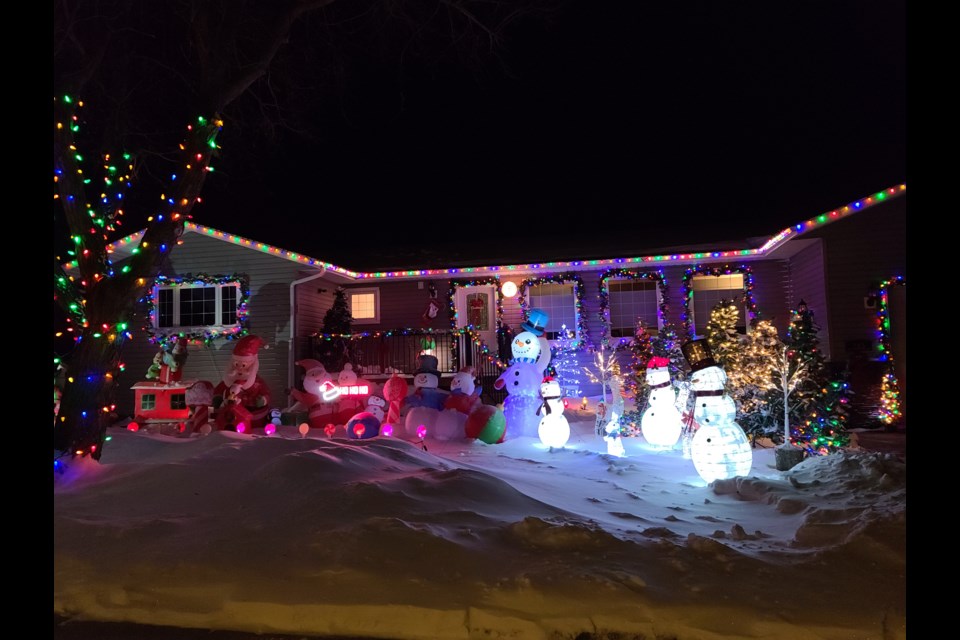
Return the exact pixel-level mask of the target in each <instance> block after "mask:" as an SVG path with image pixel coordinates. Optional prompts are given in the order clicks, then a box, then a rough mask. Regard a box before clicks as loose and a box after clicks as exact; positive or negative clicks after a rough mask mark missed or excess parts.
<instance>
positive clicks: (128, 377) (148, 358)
mask: <svg viewBox="0 0 960 640" xmlns="http://www.w3.org/2000/svg"><path fill="white" fill-rule="evenodd" d="M300 271H301V267H300V266H299V265H297V264H296V263H294V262H291V261H289V260H286V259H284V258H280V257H277V256H271V255H268V254H265V253H261V252H258V251H256V250H253V249H250V248H247V247H241V246H238V245H234V244H231V243H228V242H224V241H222V240H218V239H215V238H210V237H206V236H204V235H200V234H197V233H192V232H188V233H185V234H184V235H183V243H182V244H181V245H179V246H178V247H177V248H176V249H175V250H174V251H172V252H171V254H170V257H169V258H168V259H167V261H166V264H165V265H164V266H163V267H162V269H161V272H162V273H163V274H164V275H166V276H168V277H176V276H182V275H186V274H191V275H196V274H200V273H205V274H208V275H226V276H228V275H231V274H234V273H236V274H245V275H246V276H247V279H248V284H249V287H250V297H249V299H248V304H247V309H248V320H249V324H248V329H249V331H250V333H251V334H255V335H257V336H260V337H261V338H263V339H264V341H265V342H266V343H267V346H268V348H267V349H261V350H260V352H259V358H260V370H259V375H260V376H261V377H262V378H263V379H264V381H265V382H266V383H267V385H268V386H269V388H270V392H271V404H272V405H273V406H276V407H284V406H287V404H289V403H288V399H287V397H286V396H284V395H283V391H284V389H285V388H286V387H287V384H288V383H287V375H288V348H289V340H290V326H289V324H290V283H291V282H292V281H293V280H295V279H297V278H298V277H299V276H300V275H302V274H301V273H300ZM138 321H139V323H140V325H141V330H140V331H139V332H136V333H134V338H133V340H131V341H130V342H129V343H128V344H127V345H125V346H124V350H123V360H124V362H125V364H126V368H125V371H124V372H123V373H121V374H120V375H118V376H117V383H118V393H117V397H116V404H117V411H118V413H119V414H120V415H133V414H134V393H133V391H132V390H131V389H130V387H132V386H133V384H134V383H135V382H137V381H138V380H142V379H143V377H144V374H145V373H146V371H147V369H148V368H149V367H150V364H151V362H152V361H153V356H154V354H155V353H156V351H157V347H156V346H155V345H153V344H151V343H150V342H149V341H148V339H147V338H148V336H147V333H146V327H145V324H146V322H148V320H147V314H146V306H145V305H143V306H142V307H141V308H140V316H139V320H138ZM234 345H235V341H233V340H225V339H219V340H215V341H213V342H212V343H211V344H209V345H200V346H197V345H190V347H189V349H188V353H189V357H188V359H187V363H186V365H185V367H184V374H183V377H184V379H189V380H209V381H210V382H212V383H213V384H217V383H218V382H219V381H220V380H221V379H222V376H223V372H224V371H225V370H226V369H227V367H228V366H229V364H230V358H231V355H232V353H233V347H234Z"/></svg>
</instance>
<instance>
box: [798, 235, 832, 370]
mask: <svg viewBox="0 0 960 640" xmlns="http://www.w3.org/2000/svg"><path fill="white" fill-rule="evenodd" d="M814 240H815V242H814V244H812V245H810V246H809V247H807V248H806V249H804V250H803V251H800V252H798V253H797V254H796V255H794V256H793V257H791V258H790V260H789V264H790V279H791V282H792V294H793V295H792V296H791V297H790V301H792V302H793V304H794V305H796V304H797V303H799V302H800V300H801V299H802V300H803V301H804V302H806V303H807V308H809V309H810V310H811V311H813V317H814V319H815V321H816V322H817V324H818V325H819V326H820V332H819V334H818V335H819V338H820V346H821V350H822V352H823V355H824V357H825V358H826V359H827V360H830V359H831V358H832V354H833V353H834V351H833V349H832V345H831V343H830V334H831V332H830V308H829V306H828V304H827V283H826V275H825V270H824V269H825V264H824V252H823V239H822V238H814Z"/></svg>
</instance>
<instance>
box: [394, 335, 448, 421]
mask: <svg viewBox="0 0 960 640" xmlns="http://www.w3.org/2000/svg"><path fill="white" fill-rule="evenodd" d="M417 363H418V366H417V370H416V371H415V372H414V374H413V387H414V389H413V393H411V394H410V395H409V396H407V397H406V399H405V400H404V408H405V409H406V416H405V417H404V428H405V430H406V434H407V437H408V438H412V437H413V436H414V434H416V433H417V432H418V431H419V428H420V426H424V427H425V428H426V430H427V433H428V434H430V435H431V436H432V435H433V428H434V426H435V424H436V421H437V417H438V416H439V415H440V411H441V410H442V409H443V405H444V402H445V401H446V399H447V397H448V396H449V394H448V393H447V392H446V391H444V390H442V389H440V388H439V386H440V371H439V370H438V369H437V357H436V356H431V355H427V354H421V355H420V356H419V357H418V358H417Z"/></svg>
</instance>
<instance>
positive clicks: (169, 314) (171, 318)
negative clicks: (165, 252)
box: [155, 282, 240, 329]
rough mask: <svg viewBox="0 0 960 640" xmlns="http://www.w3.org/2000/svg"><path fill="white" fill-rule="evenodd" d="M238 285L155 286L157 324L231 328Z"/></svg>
mask: <svg viewBox="0 0 960 640" xmlns="http://www.w3.org/2000/svg"><path fill="white" fill-rule="evenodd" d="M239 287H240V284H239V283H238V282H227V283H224V284H181V285H179V286H176V287H164V286H159V287H157V288H156V301H157V305H156V308H157V314H156V320H155V322H156V326H157V328H159V329H169V328H179V327H213V326H220V327H231V326H236V325H237V324H238V318H237V298H238V291H239Z"/></svg>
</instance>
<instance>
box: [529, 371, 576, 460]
mask: <svg viewBox="0 0 960 640" xmlns="http://www.w3.org/2000/svg"><path fill="white" fill-rule="evenodd" d="M540 398H541V399H542V400H543V404H541V405H540V408H539V409H537V415H541V416H543V417H542V418H540V424H539V425H538V426H537V435H539V436H540V442H542V443H543V444H545V445H547V446H548V447H556V448H558V449H559V448H560V447H563V446H564V445H566V444H567V441H568V440H569V439H570V423H569V422H567V419H566V417H564V415H563V397H562V396H561V393H560V383H559V382H557V381H556V380H554V379H552V378H544V380H543V382H542V383H541V384H540Z"/></svg>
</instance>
